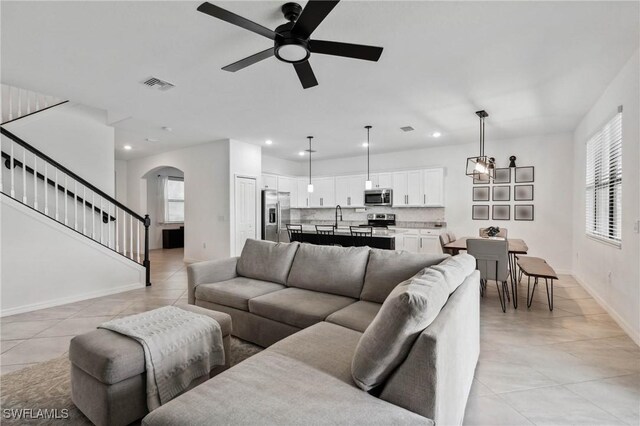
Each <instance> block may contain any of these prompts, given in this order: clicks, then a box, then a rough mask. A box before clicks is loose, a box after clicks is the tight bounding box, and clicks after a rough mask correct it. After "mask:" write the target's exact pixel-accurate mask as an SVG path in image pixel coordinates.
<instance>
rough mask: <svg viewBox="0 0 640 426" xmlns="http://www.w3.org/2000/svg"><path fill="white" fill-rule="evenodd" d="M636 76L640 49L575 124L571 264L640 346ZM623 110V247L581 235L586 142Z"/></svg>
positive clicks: (639, 154)
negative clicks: (576, 125) (619, 108)
mask: <svg viewBox="0 0 640 426" xmlns="http://www.w3.org/2000/svg"><path fill="white" fill-rule="evenodd" d="M639 75H640V66H639V53H638V51H636V52H635V54H634V55H633V56H632V57H631V59H630V60H629V61H628V63H627V64H626V65H625V66H624V68H623V69H622V70H621V71H620V73H619V74H618V76H617V77H616V78H615V79H614V80H613V81H612V82H611V84H610V85H609V86H608V87H607V89H606V90H605V91H604V93H603V94H602V96H601V97H600V99H599V100H598V101H597V102H596V103H595V105H594V106H593V108H591V110H590V111H589V112H588V113H587V114H586V116H585V117H584V118H583V119H582V121H581V122H580V125H579V126H578V127H577V129H576V131H575V133H574V135H573V137H574V138H573V139H574V154H575V157H574V162H575V169H574V176H573V177H574V179H573V268H574V273H575V275H576V278H578V280H579V281H580V282H581V283H582V284H583V285H584V286H585V287H586V288H587V290H589V291H590V292H591V293H592V295H593V296H594V297H595V298H596V299H598V300H599V301H600V302H601V303H602V304H603V305H604V307H605V308H606V309H607V310H608V311H609V313H610V314H611V315H612V316H613V317H614V318H615V319H616V320H617V321H618V322H619V323H620V325H621V326H622V327H623V328H625V330H626V331H627V332H628V333H629V334H630V335H631V337H632V338H633V339H634V340H635V341H636V343H638V344H640V237H639V234H638V231H637V230H634V226H637V225H636V223H637V221H638V219H640V194H639V191H640V173H639V171H638V162H639V160H640V150H639V148H638V147H639V145H640V142H639V141H640V131H639V129H638V127H639V126H640V122H639V117H640V107H639V96H640V84H639V82H638V76H639ZM619 105H622V106H623V113H622V247H621V248H617V247H613V246H610V245H607V244H605V243H602V242H600V241H596V240H593V239H590V238H587V237H586V235H585V207H584V206H585V197H584V194H585V192H584V187H585V163H586V160H585V158H586V156H585V150H586V142H587V140H588V138H589V137H590V136H591V135H592V134H593V133H594V132H596V131H597V130H598V129H600V128H601V127H602V126H603V125H604V124H605V123H606V121H608V120H609V119H610V118H611V117H613V115H614V114H615V113H616V111H617V109H618V106H619Z"/></svg>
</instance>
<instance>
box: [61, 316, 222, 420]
mask: <svg viewBox="0 0 640 426" xmlns="http://www.w3.org/2000/svg"><path fill="white" fill-rule="evenodd" d="M180 308H182V309H185V310H188V311H191V312H195V313H198V314H202V315H207V316H209V317H211V318H213V319H215V320H216V321H218V323H219V324H220V329H221V330H222V336H223V343H224V352H225V365H221V366H217V367H215V368H214V369H212V370H211V372H210V375H209V376H208V377H207V376H203V377H201V378H199V379H196V380H194V381H193V382H192V384H191V387H195V386H197V385H198V384H200V383H202V382H204V381H206V380H207V379H209V377H213V376H215V375H216V374H218V373H220V372H222V371H224V370H226V369H227V368H229V365H230V360H231V353H230V350H231V341H230V334H231V317H230V316H229V315H228V314H225V313H223V312H217V311H212V310H210V309H205V308H201V307H198V306H193V305H186V306H185V305H183V306H180ZM69 360H70V361H71V399H72V400H73V403H74V404H75V405H76V407H78V409H80V411H82V412H83V413H84V415H85V416H87V417H88V418H89V420H91V421H92V422H93V423H94V424H96V425H99V426H102V425H112V426H113V425H128V424H129V423H131V422H133V421H135V420H138V419H141V418H142V417H144V416H145V415H146V414H147V413H148V410H147V395H146V377H145V364H144V351H143V349H142V346H141V345H140V343H138V342H136V341H135V340H133V339H131V338H129V337H125V336H123V335H120V334H118V333H115V332H113V331H110V330H105V329H96V330H93V331H91V332H89V333H86V334H82V335H80V336H76V337H74V338H73V339H71V344H70V346H69Z"/></svg>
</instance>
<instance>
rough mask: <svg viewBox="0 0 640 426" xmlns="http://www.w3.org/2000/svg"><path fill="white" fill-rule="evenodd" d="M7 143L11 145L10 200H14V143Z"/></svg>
mask: <svg viewBox="0 0 640 426" xmlns="http://www.w3.org/2000/svg"><path fill="white" fill-rule="evenodd" d="M9 143H10V144H11V164H10V166H11V198H16V177H15V171H14V169H15V168H16V167H15V165H16V161H15V157H14V154H13V147H14V145H15V143H14V142H13V141H11V140H10V141H9Z"/></svg>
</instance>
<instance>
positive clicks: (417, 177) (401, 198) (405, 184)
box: [393, 170, 424, 206]
mask: <svg viewBox="0 0 640 426" xmlns="http://www.w3.org/2000/svg"><path fill="white" fill-rule="evenodd" d="M422 180H423V178H422V170H413V171H408V172H395V173H394V174H393V205H394V206H422V205H423V204H424V202H423V200H424V196H423V191H422Z"/></svg>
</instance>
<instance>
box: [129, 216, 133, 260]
mask: <svg viewBox="0 0 640 426" xmlns="http://www.w3.org/2000/svg"><path fill="white" fill-rule="evenodd" d="M129 258H130V259H131V260H133V216H131V215H129Z"/></svg>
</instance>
